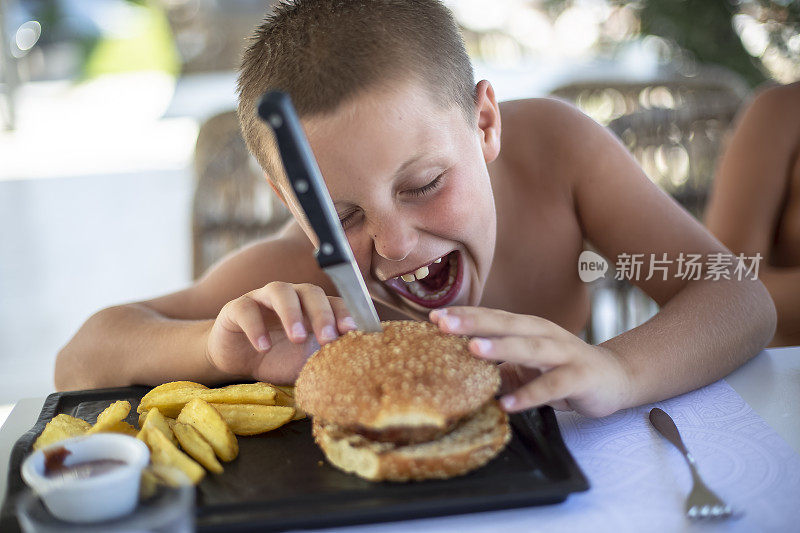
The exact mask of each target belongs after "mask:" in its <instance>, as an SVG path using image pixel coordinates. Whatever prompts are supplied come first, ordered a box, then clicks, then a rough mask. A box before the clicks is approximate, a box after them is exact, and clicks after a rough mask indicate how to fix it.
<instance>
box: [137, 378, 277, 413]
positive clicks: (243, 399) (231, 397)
mask: <svg viewBox="0 0 800 533" xmlns="http://www.w3.org/2000/svg"><path fill="white" fill-rule="evenodd" d="M151 392H152V391H151ZM276 394H277V392H276V389H275V388H274V387H272V385H270V384H269V383H243V384H240V385H228V386H227V387H222V388H219V389H199V388H182V389H181V388H179V389H173V390H164V391H161V392H157V393H155V394H152V395H151V393H148V394H147V395H145V397H144V398H142V401H141V403H140V404H139V409H141V410H142V411H144V410H148V409H151V408H153V407H158V409H159V410H160V411H161V413H162V414H163V415H164V416H168V417H170V418H175V417H177V416H178V414H179V413H180V412H181V409H183V406H184V405H186V404H187V403H189V402H190V401H191V400H192V399H194V398H200V399H202V400H205V401H206V402H209V403H211V402H213V403H254V404H259V405H275V395H276ZM147 396H150V397H149V398H148V397H147ZM140 412H141V411H140Z"/></svg>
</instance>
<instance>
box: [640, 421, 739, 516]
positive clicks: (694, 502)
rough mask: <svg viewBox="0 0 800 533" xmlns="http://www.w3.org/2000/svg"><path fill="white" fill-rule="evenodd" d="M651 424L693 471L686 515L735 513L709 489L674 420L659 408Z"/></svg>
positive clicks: (725, 514) (726, 514)
mask: <svg viewBox="0 0 800 533" xmlns="http://www.w3.org/2000/svg"><path fill="white" fill-rule="evenodd" d="M650 423H651V424H653V427H654V428H656V430H657V431H658V432H659V433H661V435H662V436H663V437H664V438H665V439H667V440H668V441H669V442H671V443H672V445H673V446H675V447H676V448H678V450H680V452H681V453H682V454H683V457H684V459H686V463H687V464H688V465H689V469H690V470H691V471H692V480H693V486H692V492H690V493H689V496H688V497H687V498H686V504H685V509H686V515H687V516H688V517H689V518H691V519H698V518H728V517H729V516H731V513H732V512H733V511H732V510H731V506H730V505H728V504H726V503H725V502H724V501H722V499H720V497H719V496H717V495H716V494H714V492H712V491H711V489H709V488H708V487H707V486H706V484H705V483H704V482H703V480H702V479H701V478H700V474H699V473H698V472H697V464H696V463H695V460H694V457H693V456H692V454H691V453H690V452H689V450H688V449H686V446H685V445H684V444H683V440H682V439H681V434H680V433H679V432H678V428H677V427H676V426H675V422H673V420H672V418H670V416H669V415H668V414H667V413H665V412H664V411H662V410H661V409H659V408H658V407H656V408H654V409H651V410H650Z"/></svg>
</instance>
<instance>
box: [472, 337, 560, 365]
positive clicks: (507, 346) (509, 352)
mask: <svg viewBox="0 0 800 533" xmlns="http://www.w3.org/2000/svg"><path fill="white" fill-rule="evenodd" d="M469 350H470V351H471V352H472V353H473V354H475V355H476V356H477V357H480V358H481V359H489V360H492V361H509V362H511V363H515V364H518V365H522V366H526V367H534V368H539V369H542V370H547V369H548V368H551V367H553V366H557V365H561V364H564V363H565V362H567V361H568V360H569V359H570V355H569V347H568V346H565V345H564V343H563V342H561V341H559V340H556V339H552V338H550V337H538V336H537V337H518V336H508V337H494V338H485V337H474V338H473V339H471V340H470V341H469Z"/></svg>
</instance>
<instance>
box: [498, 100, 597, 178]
mask: <svg viewBox="0 0 800 533" xmlns="http://www.w3.org/2000/svg"><path fill="white" fill-rule="evenodd" d="M500 116H501V120H502V134H501V143H502V149H501V155H502V157H503V159H504V161H505V162H506V164H507V165H510V166H512V167H516V168H521V169H536V171H537V173H538V174H539V175H542V176H545V175H547V176H548V178H549V179H560V180H566V179H567V178H568V177H569V176H570V174H571V172H570V170H571V169H576V168H577V167H579V166H580V165H581V157H580V154H581V153H584V150H582V149H581V148H582V147H584V146H585V145H586V144H587V143H589V142H591V139H592V137H593V136H594V135H595V134H596V129H595V128H596V126H597V125H596V124H594V123H593V121H592V120H591V119H590V118H588V117H587V116H586V115H584V114H583V113H581V112H580V111H579V110H578V109H577V108H576V107H575V106H573V105H572V104H569V103H567V102H564V101H561V100H557V99H555V98H528V99H524V100H510V101H506V102H502V103H501V104H500Z"/></svg>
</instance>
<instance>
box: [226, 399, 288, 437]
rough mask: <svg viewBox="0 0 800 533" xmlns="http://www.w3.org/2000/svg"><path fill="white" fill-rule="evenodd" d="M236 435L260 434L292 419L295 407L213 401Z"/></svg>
mask: <svg viewBox="0 0 800 533" xmlns="http://www.w3.org/2000/svg"><path fill="white" fill-rule="evenodd" d="M211 406H212V407H214V409H216V410H217V411H218V412H219V414H220V415H222V419H223V420H225V423H226V424H228V427H230V428H231V431H233V433H234V434H235V435H258V434H259V433H266V432H267V431H272V430H273V429H276V428H279V427H281V426H282V425H284V424H285V423H287V422H289V421H290V420H292V416H293V415H294V408H293V407H288V406H278V405H255V404H241V403H235V404H227V403H212V404H211Z"/></svg>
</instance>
